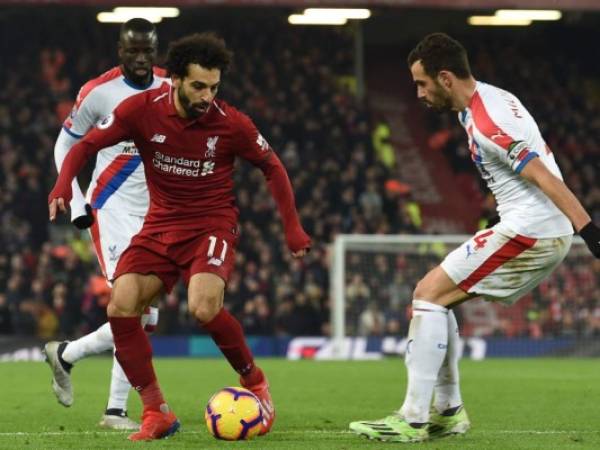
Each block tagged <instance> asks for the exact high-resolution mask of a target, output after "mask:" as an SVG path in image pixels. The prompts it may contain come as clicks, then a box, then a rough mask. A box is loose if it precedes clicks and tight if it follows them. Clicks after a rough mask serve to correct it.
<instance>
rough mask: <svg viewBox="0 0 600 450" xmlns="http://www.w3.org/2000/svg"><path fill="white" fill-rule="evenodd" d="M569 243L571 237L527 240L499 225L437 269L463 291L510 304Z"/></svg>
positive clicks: (555, 261)
mask: <svg viewBox="0 0 600 450" xmlns="http://www.w3.org/2000/svg"><path fill="white" fill-rule="evenodd" d="M572 240H573V236H572V235H567V236H560V237H556V238H547V239H534V238H529V237H525V236H522V235H519V234H517V233H515V232H514V231H512V230H511V229H509V228H508V227H507V226H506V225H503V224H502V223H499V224H497V225H496V226H494V227H493V228H491V229H488V230H481V231H479V232H478V233H477V234H475V236H473V237H472V238H471V239H469V240H468V241H467V242H465V243H463V244H462V245H461V246H460V247H458V248H457V249H456V250H453V251H452V252H450V253H449V254H448V256H446V258H445V259H444V261H442V264H441V266H442V269H444V271H445V272H446V273H447V274H448V276H449V277H450V278H451V279H452V281H454V283H456V285H457V286H458V287H459V288H461V289H462V290H463V291H465V292H468V293H470V294H476V295H480V296H482V297H484V298H485V299H486V300H493V301H501V302H504V303H509V304H511V303H514V302H515V301H517V300H518V299H520V298H521V297H523V296H524V295H525V294H527V293H528V292H529V291H531V290H532V289H533V288H535V287H536V286H537V285H538V284H539V283H540V282H541V281H542V280H543V279H544V278H545V277H546V276H548V275H549V274H550V273H551V272H552V271H553V270H554V269H555V268H556V266H558V265H559V264H560V263H561V261H562V260H563V259H564V258H565V256H566V255H567V253H568V252H569V249H570V248H571V241H572Z"/></svg>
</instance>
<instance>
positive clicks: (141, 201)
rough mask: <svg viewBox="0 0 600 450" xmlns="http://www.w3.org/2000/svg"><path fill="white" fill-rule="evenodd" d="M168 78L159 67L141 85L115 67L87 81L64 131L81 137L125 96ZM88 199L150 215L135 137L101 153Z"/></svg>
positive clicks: (97, 206) (95, 205)
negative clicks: (146, 82)
mask: <svg viewBox="0 0 600 450" xmlns="http://www.w3.org/2000/svg"><path fill="white" fill-rule="evenodd" d="M165 81H168V79H167V78H166V77H165V71H164V70H163V69H160V68H157V67H155V68H154V77H153V80H152V82H151V83H150V84H148V85H147V86H143V87H140V86H137V85H135V84H133V83H131V82H130V81H129V80H128V79H127V78H125V76H124V75H123V72H122V70H121V68H120V67H114V68H112V69H110V70H109V71H107V72H105V73H103V74H102V75H100V76H99V77H97V78H94V79H93V80H90V81H88V82H87V83H85V84H84V85H83V87H82V88H81V90H80V91H79V94H78V95H77V100H76V102H75V105H74V107H73V110H72V111H71V114H70V115H69V117H68V118H67V119H66V120H65V122H64V123H63V131H64V132H66V133H68V134H69V135H70V136H71V137H72V138H74V139H80V138H82V137H83V136H84V135H85V134H87V132H88V131H89V130H90V129H91V128H93V127H94V126H95V125H97V124H99V123H100V122H101V120H102V119H103V118H104V117H106V116H108V115H109V114H110V113H111V112H112V111H113V110H114V109H115V108H116V107H117V106H118V105H119V104H120V103H121V102H122V101H123V100H125V99H126V98H129V97H131V96H132V95H135V94H139V93H140V92H142V91H144V90H148V89H154V88H157V87H159V86H160V85H161V84H162V83H164V82H165ZM55 152H56V150H55ZM63 158H64V156H63ZM60 163H61V164H62V158H61V159H60ZM59 165H60V164H59ZM86 201H87V202H88V203H89V204H90V205H91V206H92V208H95V209H101V208H104V209H117V208H118V209H119V210H122V211H123V212H125V213H129V214H133V215H139V216H145V215H146V212H147V210H148V204H149V198H148V188H147V186H146V178H145V176H144V168H143V165H142V159H141V158H140V155H139V153H138V150H137V148H136V146H135V144H134V143H133V141H123V142H119V143H118V144H116V145H113V146H112V147H107V148H105V149H103V150H102V151H101V152H100V153H98V156H97V159H96V165H95V167H94V172H93V174H92V179H91V182H90V185H89V188H88V191H87V195H86ZM72 208H73V205H72ZM73 209H75V208H73Z"/></svg>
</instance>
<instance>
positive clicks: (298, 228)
mask: <svg viewBox="0 0 600 450" xmlns="http://www.w3.org/2000/svg"><path fill="white" fill-rule="evenodd" d="M257 165H258V167H259V168H260V170H262V172H263V174H264V175H265V178H266V180H267V184H268V186H269V190H270V191H271V195H272V196H273V198H274V199H275V202H276V203H277V208H278V210H279V214H280V215H281V220H282V221H283V228H284V230H285V239H286V242H287V245H288V247H289V249H290V250H291V252H292V255H293V256H294V257H295V258H301V257H302V256H304V255H305V254H306V253H308V251H309V250H310V246H311V240H310V237H309V236H308V234H306V232H305V231H304V229H303V228H302V224H301V223H300V219H299V217H298V211H296V201H295V199H294V191H293V190H292V184H291V183H290V179H289V177H288V174H287V171H286V170H285V167H284V166H283V164H282V163H281V161H280V160H279V158H278V157H277V155H276V154H275V153H274V152H270V153H269V155H268V156H267V157H266V158H264V159H263V160H262V161H261V162H260V163H258V164H257Z"/></svg>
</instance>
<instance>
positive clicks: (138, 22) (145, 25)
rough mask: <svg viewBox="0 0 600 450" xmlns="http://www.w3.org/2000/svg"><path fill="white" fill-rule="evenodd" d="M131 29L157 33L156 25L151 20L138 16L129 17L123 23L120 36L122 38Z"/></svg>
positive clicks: (138, 31)
mask: <svg viewBox="0 0 600 450" xmlns="http://www.w3.org/2000/svg"><path fill="white" fill-rule="evenodd" d="M129 31H133V32H134V33H156V27H155V26H154V24H153V23H152V22H150V21H149V20H146V19H142V18H138V17H136V18H135V19H129V20H128V21H127V22H125V23H124V24H123V25H121V32H120V33H119V36H120V37H121V38H122V37H123V36H125V35H126V34H127V33H128V32H129Z"/></svg>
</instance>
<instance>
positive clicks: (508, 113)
mask: <svg viewBox="0 0 600 450" xmlns="http://www.w3.org/2000/svg"><path fill="white" fill-rule="evenodd" d="M408 64H409V67H410V70H411V73H412V77H413V80H414V82H415V84H416V86H417V95H418V97H419V99H420V100H422V101H423V102H424V103H425V104H426V105H427V106H429V107H431V108H434V109H436V110H439V111H448V110H452V111H456V112H458V119H459V121H460V123H461V125H462V126H463V127H464V128H465V131H466V132H467V137H468V142H469V148H470V151H471V157H472V160H473V162H474V163H475V165H476V167H477V169H478V170H479V172H480V174H481V176H482V177H483V179H484V180H485V181H486V182H487V185H488V187H489V189H490V190H491V191H492V193H493V194H494V196H495V198H496V203H497V205H498V208H497V209H498V213H499V216H500V222H499V223H498V224H496V225H494V226H493V227H492V228H490V229H487V230H482V231H480V232H478V233H477V234H475V236H473V238H471V239H469V240H468V241H467V242H465V243H464V244H462V245H461V246H460V247H459V248H457V249H456V250H454V251H452V252H450V254H448V255H447V256H446V258H445V259H444V261H443V262H442V263H441V264H440V265H439V266H437V267H436V268H434V269H433V270H431V271H430V272H429V273H428V274H427V275H425V277H424V278H423V279H422V280H421V281H420V282H419V283H418V284H417V287H416V289H415V291H414V294H413V302H412V306H413V318H412V321H411V324H410V328H409V332H408V347H407V350H406V366H407V369H408V387H407V393H406V397H405V401H404V404H403V405H402V407H401V408H400V410H399V411H398V412H397V413H396V414H394V415H391V416H388V417H386V418H384V419H382V420H374V421H360V422H352V423H351V424H350V429H351V430H353V431H354V432H356V433H357V434H360V435H364V436H367V437H369V438H372V439H380V440H387V441H396V442H418V441H424V440H427V439H430V438H433V437H441V436H445V435H450V434H462V433H465V432H466V431H467V430H468V429H469V427H470V422H469V418H468V417H467V414H466V411H465V409H464V407H463V401H462V398H461V394H460V389H459V374H458V358H459V351H458V345H459V334H458V326H457V323H456V319H455V317H454V313H453V312H452V307H453V306H456V305H457V304H459V303H461V302H463V301H468V300H470V299H472V298H475V297H480V296H481V297H483V298H485V299H486V300H489V301H499V302H503V303H507V304H511V303H513V302H515V301H517V300H518V299H519V298H521V297H522V296H523V295H525V294H526V293H528V292H529V291H531V290H532V289H534V288H535V287H536V286H537V285H538V284H539V283H540V282H541V281H542V280H543V279H544V278H545V277H546V276H548V274H550V273H551V272H552V271H553V270H554V269H555V268H556V267H557V266H558V265H559V264H560V263H561V261H562V260H563V259H564V257H565V255H566V254H567V253H568V251H569V248H570V246H571V240H572V235H573V229H575V231H576V232H578V233H579V235H580V236H581V237H582V238H583V239H584V241H585V243H586V244H587V246H588V248H589V249H590V251H591V252H592V253H593V254H594V256H596V258H600V242H599V241H600V229H599V228H598V227H597V226H596V225H595V224H594V223H593V222H592V220H591V218H590V216H589V214H588V213H587V212H586V211H585V209H584V208H583V206H582V205H581V203H580V202H579V201H578V200H577V198H576V197H575V196H574V195H573V193H572V192H571V191H570V190H569V188H568V187H567V186H566V185H565V183H564V182H563V181H562V175H561V172H560V169H559V168H558V166H557V164H556V162H555V160H554V156H553V154H552V151H551V150H550V149H549V148H548V146H547V145H546V143H545V141H544V139H543V137H542V136H541V134H540V131H539V129H538V126H537V124H536V122H535V120H534V119H533V117H532V116H531V115H530V114H529V112H528V111H527V110H526V109H525V107H524V106H523V105H522V104H521V102H520V101H519V99H517V98H516V97H515V96H514V95H513V94H511V93H510V92H507V91H505V90H503V89H500V88H498V87H495V86H492V85H490V84H487V83H483V82H480V81H477V80H475V78H473V75H472V74H471V70H470V67H469V62H468V58H467V53H466V51H465V49H464V48H463V46H462V45H461V44H460V43H459V42H457V41H456V40H454V39H452V38H451V37H449V36H447V35H445V34H443V33H434V34H431V35H428V36H426V37H425V38H424V39H423V40H422V41H421V42H420V43H419V44H418V45H417V46H416V47H415V49H414V50H412V52H411V53H410V54H409V56H408ZM432 399H433V407H432V409H431V410H430V407H431V402H432ZM430 411H431V412H430Z"/></svg>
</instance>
